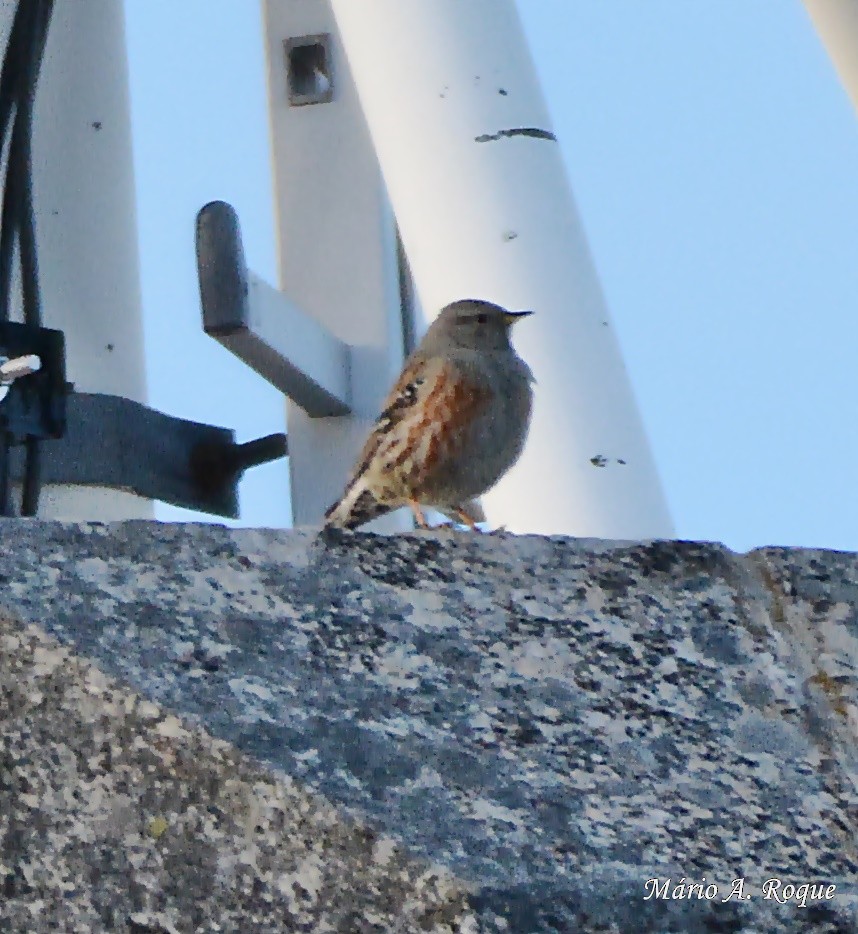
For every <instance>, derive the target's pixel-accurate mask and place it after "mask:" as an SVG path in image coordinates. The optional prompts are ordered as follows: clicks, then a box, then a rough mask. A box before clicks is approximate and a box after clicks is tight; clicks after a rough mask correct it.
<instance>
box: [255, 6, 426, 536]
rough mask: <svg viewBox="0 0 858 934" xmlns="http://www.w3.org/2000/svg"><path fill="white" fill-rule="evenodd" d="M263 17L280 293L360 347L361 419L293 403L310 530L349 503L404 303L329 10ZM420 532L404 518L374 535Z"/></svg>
mask: <svg viewBox="0 0 858 934" xmlns="http://www.w3.org/2000/svg"><path fill="white" fill-rule="evenodd" d="M358 6H360V7H362V8H363V6H364V4H360V3H359V4H358ZM368 6H371V4H370V5H368ZM262 9H263V24H264V32H265V49H266V62H267V76H268V98H269V112H270V119H271V145H272V161H273V168H274V191H275V217H276V220H277V234H278V246H279V276H280V282H279V285H280V288H281V289H282V291H283V292H284V294H285V295H286V296H287V297H288V299H289V301H290V302H292V303H294V305H295V306H297V307H298V308H300V309H301V311H302V312H305V313H306V314H308V315H311V316H312V317H313V318H315V319H316V320H317V321H319V322H320V323H321V324H322V325H324V327H325V328H326V329H327V330H328V331H329V332H330V333H331V334H332V335H333V336H334V337H335V338H336V339H338V340H339V341H341V342H343V343H344V344H347V345H350V347H351V352H350V361H351V362H350V372H349V373H348V374H347V380H348V384H349V387H350V392H349V400H350V406H351V412H350V414H348V415H338V416H333V417H327V418H326V417H314V416H313V415H310V414H308V412H307V411H305V410H304V409H302V408H301V407H300V406H299V405H298V404H296V402H294V401H291V400H290V401H288V402H287V423H288V433H289V477H290V483H291V492H292V514H293V522H294V524H295V525H304V524H308V523H318V522H319V521H320V519H321V517H322V515H323V513H324V511H325V508H326V507H327V506H329V505H330V504H331V502H333V501H334V499H336V497H337V496H339V494H340V493H341V492H342V488H343V484H344V482H345V479H346V475H347V473H348V471H349V470H350V469H351V467H352V465H353V463H354V459H355V457H356V456H357V453H358V451H359V449H360V445H361V444H362V443H363V441H364V438H365V437H366V435H367V433H368V431H369V428H370V426H371V425H372V422H373V420H374V419H375V417H376V416H377V415H378V413H379V411H380V408H381V402H382V400H383V399H384V397H385V395H386V393H387V391H388V389H389V388H390V386H391V384H392V382H393V380H394V379H395V378H396V376H397V374H398V372H399V370H400V368H401V365H402V357H403V344H402V330H403V328H402V324H403V322H402V302H401V296H400V282H399V271H398V265H397V255H396V229H395V225H394V222H393V215H392V212H391V210H390V205H389V203H388V201H387V198H386V195H385V190H384V183H383V181H382V179H381V175H380V173H379V169H378V163H377V161H376V158H375V153H374V151H373V147H372V141H371V140H370V138H369V134H368V132H367V128H366V122H365V121H364V118H363V114H362V113H361V108H360V103H359V101H358V99H357V94H356V92H355V89H354V83H353V81H352V79H351V76H350V74H349V69H348V64H347V63H346V61H345V56H344V54H343V50H342V46H341V43H340V39H339V35H338V33H337V30H336V24H335V22H334V20H333V15H332V13H331V8H330V5H329V3H328V2H327V0H263V7H262ZM271 304H272V309H271V313H270V314H268V315H266V318H267V319H268V320H269V321H270V322H271V326H272V327H281V328H283V331H284V341H288V340H289V339H290V337H291V338H294V337H295V334H294V328H292V327H291V325H290V322H289V316H288V314H287V315H283V316H282V317H280V318H279V320H278V318H277V313H276V308H275V307H274V306H275V305H276V303H271ZM314 343H315V342H314ZM327 343H328V342H322V343H320V344H318V348H317V349H315V350H314V348H313V347H312V346H309V345H308V346H306V347H304V348H297V347H296V348H295V351H294V353H295V355H296V359H297V357H298V356H300V358H301V360H302V363H303V364H304V365H305V366H306V367H307V368H308V369H310V370H318V371H320V372H321V371H323V370H325V369H326V367H327V365H328V363H327V361H328V357H327V356H326V354H325V353H324V352H323V351H324V348H325V347H327ZM287 349H288V348H287ZM314 355H315V357H316V359H313V358H314ZM411 525H412V523H411V520H410V518H409V517H408V516H407V515H405V514H404V513H402V514H396V515H393V516H388V517H385V518H383V519H380V520H378V521H377V522H376V523H374V524H373V526H372V528H374V529H376V530H378V531H382V530H384V531H395V530H399V529H405V528H410V527H411Z"/></svg>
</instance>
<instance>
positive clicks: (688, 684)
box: [0, 520, 858, 934]
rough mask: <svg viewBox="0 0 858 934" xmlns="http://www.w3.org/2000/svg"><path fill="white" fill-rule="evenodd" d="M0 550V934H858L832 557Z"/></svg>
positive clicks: (471, 541) (221, 548) (845, 576)
mask: <svg viewBox="0 0 858 934" xmlns="http://www.w3.org/2000/svg"><path fill="white" fill-rule="evenodd" d="M0 536H2V541H3V546H4V547H3V553H2V554H0V588H2V589H0V606H2V607H4V608H5V610H6V611H7V615H8V616H9V618H10V620H11V621H7V622H5V623H4V624H3V625H2V628H0V679H2V680H0V687H2V694H0V728H2V738H3V743H4V745H3V747H2V753H0V754H2V758H0V863H2V867H0V873H2V874H3V876H4V877H5V882H4V881H3V880H2V879H0V930H4V931H5V930H10V931H31V930H32V931H43V930H44V931H57V930H58V931H62V930H68V931H78V930H80V931H89V930H111V931H112V930H116V931H126V930H127V931H161V930H164V931H170V930H176V931H180V932H184V931H197V930H199V931H208V930H223V931H230V930H235V931H257V930H258V931H280V930H283V931H289V930H307V931H317V930H318V931H323V930H336V931H340V930H342V931H352V930H354V931H364V930H378V931H387V930H403V931H410V930H414V931H422V930H429V931H432V930H437V931H442V930H453V931H459V930H461V931H471V930H473V931H488V932H493V931H514V932H531V931H533V932H551V931H555V932H567V931H568V932H577V931H582V932H591V931H592V932H630V934H631V932H652V934H657V932H659V934H660V932H667V931H677V932H679V931H682V932H689V934H694V932H701V934H703V932H737V934H739V932H742V934H752V932H773V934H774V932H781V931H783V932H787V931H790V932H792V931H795V932H818V934H823V932H829V934H835V932H836V934H854V932H855V931H858V909H857V908H856V906H858V888H856V873H858V847H856V839H858V760H857V759H856V748H858V745H856V740H858V559H856V557H855V556H851V555H840V554H833V553H825V552H811V551H802V550H783V549H767V550H764V551H760V552H756V553H753V554H751V555H748V556H737V555H734V554H732V553H730V552H729V551H727V550H725V549H723V548H721V547H719V546H716V545H705V544H692V543H681V542H668V543H659V542H657V543H651V544H630V543H615V544H611V543H600V542H593V541H574V540H568V539H539V538H528V537H518V538H516V537H512V536H509V537H507V536H471V535H451V534H443V533H441V534H437V533H436V534H433V533H426V534H422V535H414V536H401V537H396V538H380V537H374V536H370V535H360V534H357V535H352V534H348V533H331V534H329V535H327V536H326V537H325V538H318V537H314V536H313V535H311V534H309V533H300V532H266V531H259V530H243V531H238V530H227V529H223V528H219V527H211V526H169V525H154V524H149V523H125V524H119V525H113V526H102V525H98V524H80V525H62V524H58V523H31V522H22V521H15V520H2V521H0ZM25 624H34V625H35V626H38V627H41V629H42V630H44V631H45V632H47V633H48V634H49V635H50V636H52V637H55V638H56V639H58V640H59V641H60V643H61V644H62V645H63V646H67V647H69V649H71V650H72V652H73V655H74V656H76V657H72V656H71V655H68V656H62V658H61V661H60V662H58V663H55V662H54V661H51V659H56V658H59V657H60V656H58V655H57V652H58V651H62V650H58V649H54V648H51V643H49V642H45V641H44V636H43V635H42V634H41V633H40V632H39V631H38V630H36V629H34V628H28V629H24V628H22V627H23V626H24V625H25ZM80 657H84V658H86V659H88V660H90V661H91V662H92V663H93V665H95V666H97V668H93V667H91V666H90V665H89V664H88V663H85V662H81V661H79V660H78V658H80ZM40 659H41V661H40ZM46 659H47V660H46ZM102 672H103V673H104V675H106V676H108V678H116V679H118V685H121V686H118V685H114V684H113V683H112V682H111V681H109V680H107V681H105V680H104V675H102V674H101V673H102ZM90 684H96V685H99V687H97V688H96V689H94V690H91V689H90V687H89V686H88V685H90ZM131 692H137V693H139V695H140V696H141V697H142V698H144V699H145V700H143V701H140V702H137V701H135V700H133V698H134V694H132V693H131ZM150 702H153V703H150ZM155 705H161V707H163V708H164V709H163V710H162V709H160V708H159V707H157V706H155ZM164 711H172V712H174V713H176V714H178V716H180V717H181V718H183V722H184V723H185V724H186V725H188V724H190V725H194V724H196V725H198V726H199V727H201V728H202V729H203V730H204V731H205V732H193V731H192V732H186V731H185V729H184V728H182V727H180V725H179V724H178V723H177V721H175V720H173V719H172V718H171V717H170V716H169V714H167V713H165V712H164ZM158 724H169V726H167V727H164V726H160V727H159V726H158ZM164 730H166V731H167V735H166V736H162V735H161V733H163V732H164ZM174 732H175V733H176V735H172V733H174ZM219 741H226V742H227V743H229V744H230V745H229V746H226V745H224V743H223V742H219ZM242 754H245V755H249V756H250V757H252V760H255V762H253V763H250V762H249V761H248V760H246V759H245V758H243V755H242ZM256 763H261V765H257V764H256ZM230 776H234V781H235V782H236V783H237V785H236V789H238V790H236V791H235V792H234V793H233V792H230V791H229V789H230V788H231V787H232V786H231V785H230ZM210 808H214V815H215V816H212V812H211V811H210V810H209V809H210ZM260 814H262V815H263V817H260V816H259V815H260ZM254 822H256V823H254ZM260 822H261V823H260ZM251 824H253V827H251V826H250V825H251ZM257 825H258V826H262V828H263V829H262V830H261V831H259V832H258V835H261V838H262V839H260V840H257V839H256V836H255V835H256V834H257V831H256V830H255V827H256V826H257ZM389 839H393V840H396V841H397V842H398V843H399V844H401V849H397V850H395V851H394V850H393V845H392V844H389V843H388V842H387V841H388V840H389ZM251 847H256V849H251ZM379 853H381V854H382V856H384V857H385V860H386V861H385V860H380V859H379V858H378V857H379ZM391 861H392V862H391ZM296 867H297V868H296ZM301 867H303V868H301ZM307 867H309V868H307ZM302 873H309V878H310V880H311V881H310V883H309V886H310V887H309V888H308V883H307V882H306V881H302V879H304V876H303V875H301V874H302ZM299 877H300V878H299ZM737 878H742V879H744V880H745V887H744V894H746V895H747V896H749V897H748V898H747V899H745V900H742V901H739V900H737V899H736V898H733V899H730V900H729V901H726V902H724V901H722V899H723V898H724V897H725V896H726V895H727V894H728V893H729V891H730V888H731V883H732V881H733V880H734V879H737ZM771 878H776V879H779V880H780V881H781V884H782V886H784V885H795V886H798V885H801V884H802V883H813V884H816V885H834V886H836V890H835V892H834V895H833V897H832V898H830V899H814V900H811V901H808V903H807V905H806V906H805V907H804V908H801V907H799V906H797V905H796V904H794V902H793V903H789V904H780V903H779V902H777V901H775V900H774V899H768V900H767V899H764V898H763V895H762V891H761V887H762V885H763V883H764V882H765V880H767V879H771ZM649 879H657V880H659V884H660V885H663V884H664V882H665V881H667V880H670V883H669V886H670V891H680V890H677V889H676V888H675V887H676V886H677V885H678V884H679V883H680V880H684V881H685V882H686V883H698V884H702V885H715V886H717V887H718V890H719V891H718V895H717V897H716V898H714V899H712V900H706V899H699V898H696V897H695V898H692V899H691V900H689V899H687V898H682V899H664V898H658V897H656V898H650V899H646V898H645V895H646V894H647V892H648V889H647V886H646V882H647V880H649ZM283 880H286V881H283ZM709 891H710V892H711V891H712V890H711V889H710V890H709ZM304 892H308V893H309V904H307V905H305V904H304V902H303V900H304V899H305V896H304V894H303V893H304ZM463 893H466V894H463ZM63 912H66V914H63ZM146 912H148V913H149V914H148V915H147V914H145V913H146ZM194 912H196V914H194ZM348 912H351V914H350V915H349V914H348ZM314 913H315V914H314ZM239 917H241V919H242V920H241V921H240V922H239V921H238V920H237V919H238V918H239ZM212 918H214V919H217V920H218V923H220V924H221V927H220V928H217V927H214V926H212V925H213V922H212V921H211V920H210V919H212ZM135 925H136V927H135ZM159 925H160V926H159ZM300 925H303V927H302V926H300ZM325 925H328V926H327V927H326V926H325Z"/></svg>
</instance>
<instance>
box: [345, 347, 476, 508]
mask: <svg viewBox="0 0 858 934" xmlns="http://www.w3.org/2000/svg"><path fill="white" fill-rule="evenodd" d="M490 398H491V392H490V391H489V390H488V389H487V388H486V387H485V386H484V385H480V383H479V381H478V380H476V379H475V378H474V377H473V376H472V375H471V374H469V373H468V372H467V371H466V370H465V369H464V368H463V367H462V366H461V365H458V364H456V363H455V362H454V361H452V360H450V359H443V358H440V357H432V358H428V359H426V358H423V359H420V358H415V359H413V360H412V361H410V362H409V363H408V364H406V367H405V369H404V370H403V371H402V374H401V376H400V377H399V379H398V380H397V381H396V384H395V385H394V387H393V389H392V390H391V391H390V394H389V395H388V397H387V399H386V400H385V403H384V408H383V409H382V412H381V415H379V417H378V419H377V420H376V422H375V425H374V426H373V429H372V431H371V432H370V435H369V437H368V438H367V440H366V444H365V445H364V447H363V450H362V451H361V454H360V457H359V458H358V461H357V465H356V467H355V469H354V471H353V472H352V475H351V477H350V479H349V482H348V484H347V485H346V489H345V492H344V493H343V496H342V499H341V500H340V501H339V503H337V504H335V505H334V506H333V507H331V509H330V510H329V511H328V520H329V522H331V521H334V522H335V523H336V524H339V521H338V520H341V519H343V517H344V515H349V514H350V511H351V509H352V505H353V504H356V503H357V502H358V501H359V500H361V498H363V500H366V496H365V495H364V494H365V493H366V492H367V491H368V490H371V489H372V487H373V484H374V481H375V480H376V478H378V479H379V480H380V481H381V483H382V484H383V483H384V477H385V474H390V473H391V472H394V471H395V472H397V473H398V474H399V475H400V476H406V477H407V478H408V481H409V486H411V487H412V488H414V489H415V490H417V489H419V487H420V486H421V485H422V484H423V483H424V482H425V479H426V477H428V476H431V475H432V474H433V473H434V472H435V471H437V470H439V469H440V470H443V469H444V464H445V463H446V462H447V461H448V460H450V459H454V458H455V457H456V456H457V455H458V450H459V447H460V444H461V439H462V433H463V432H462V429H463V428H465V427H466V426H467V424H468V422H469V421H470V420H471V419H472V418H473V417H474V416H475V415H476V414H477V413H478V412H479V411H480V410H481V409H482V408H483V407H484V406H485V405H487V404H488V402H489V400H490ZM364 505H365V506H366V505H367V504H366V503H364ZM382 511H384V510H382ZM376 514H380V513H376ZM363 521H368V519H363V520H362V522H363Z"/></svg>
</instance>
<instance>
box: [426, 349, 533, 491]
mask: <svg viewBox="0 0 858 934" xmlns="http://www.w3.org/2000/svg"><path fill="white" fill-rule="evenodd" d="M467 369H469V370H471V371H472V372H473V373H474V375H475V376H477V377H478V379H479V381H480V382H485V383H486V384H488V385H489V386H490V387H491V390H492V403H491V404H490V405H489V406H488V407H487V408H486V409H484V410H483V411H482V412H481V413H480V414H479V415H478V416H477V418H475V419H474V421H473V422H472V423H471V425H470V426H469V428H468V430H467V432H466V433H465V435H464V436H463V437H462V439H461V444H462V446H461V456H460V457H458V458H457V459H456V462H455V463H454V464H451V465H450V468H451V469H450V470H449V471H445V477H444V478H443V482H442V483H439V484H438V487H437V488H436V489H435V490H433V491H432V493H433V494H434V495H433V497H432V498H433V501H434V504H435V505H439V506H454V505H457V504H460V503H462V502H463V501H464V500H466V499H470V498H471V497H475V496H480V495H482V494H483V493H485V492H486V491H487V490H488V489H489V488H490V487H492V486H494V485H495V483H497V481H498V480H499V479H500V478H501V477H502V476H503V475H504V474H505V473H506V472H507V470H509V468H510V467H512V465H513V464H514V463H515V462H516V461H517V460H518V457H519V455H520V454H521V452H522V450H523V448H524V443H525V441H526V440H527V429H528V426H529V423H530V411H531V404H532V399H533V392H532V389H531V383H532V381H533V375H532V374H531V372H530V368H529V367H528V366H527V364H526V363H525V362H524V361H523V360H522V359H521V358H520V357H519V356H517V355H516V354H515V353H514V352H512V351H507V352H499V353H498V354H491V355H489V354H483V355H482V356H481V357H480V358H479V359H478V360H474V359H471V360H468V361H467ZM439 480H440V478H439Z"/></svg>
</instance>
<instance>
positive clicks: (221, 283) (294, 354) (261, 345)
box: [196, 201, 351, 418]
mask: <svg viewBox="0 0 858 934" xmlns="http://www.w3.org/2000/svg"><path fill="white" fill-rule="evenodd" d="M196 240H197V271H198V275H199V282H200V299H201V303H202V311H203V328H204V330H205V332H206V334H209V335H210V336H211V337H213V338H215V340H217V341H218V342H219V343H221V344H222V345H223V346H224V347H226V349H227V350H229V351H231V352H232V353H234V354H235V355H236V356H237V357H238V358H239V359H241V360H243V361H244V362H245V363H246V364H247V365H248V366H250V367H251V368H252V369H254V370H256V372H257V373H259V374H260V375H261V376H262V377H264V378H265V379H266V380H268V382H270V383H272V384H273V385H274V386H276V387H277V388H278V389H279V390H280V391H281V392H283V393H285V394H286V395H287V396H289V398H291V399H292V400H293V401H295V402H296V403H297V404H298V405H300V406H301V408H302V409H304V411H305V412H306V413H307V414H308V415H310V416H313V417H315V418H322V417H325V416H329V415H348V414H349V412H350V411H351V391H350V385H349V383H350V361H351V352H350V349H349V347H348V346H347V345H346V344H344V343H343V342H342V341H340V340H338V339H337V338H336V337H334V336H333V335H332V334H331V333H330V332H328V331H327V330H326V329H325V328H324V327H323V326H322V325H321V324H320V323H319V322H318V321H316V320H315V319H314V318H311V317H309V316H308V315H306V314H304V313H303V312H302V311H300V310H299V309H298V308H296V307H295V306H294V305H293V304H292V303H291V302H290V301H289V300H288V299H287V298H286V297H285V296H284V295H283V294H282V292H280V291H279V290H278V289H275V288H274V287H273V286H271V285H269V284H268V283H267V282H265V281H264V280H262V279H260V278H259V277H258V276H256V275H255V274H254V273H252V272H250V271H248V269H247V264H246V262H245V259H244V249H243V247H242V244H241V229H240V226H239V222H238V216H237V214H236V213H235V210H234V209H233V208H232V206H231V205H229V204H227V203H226V202H224V201H212V202H211V203H210V204H207V205H205V207H203V208H202V209H201V210H200V212H199V213H198V214H197V231H196ZM284 335H287V336H288V340H284Z"/></svg>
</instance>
